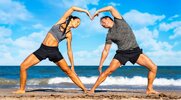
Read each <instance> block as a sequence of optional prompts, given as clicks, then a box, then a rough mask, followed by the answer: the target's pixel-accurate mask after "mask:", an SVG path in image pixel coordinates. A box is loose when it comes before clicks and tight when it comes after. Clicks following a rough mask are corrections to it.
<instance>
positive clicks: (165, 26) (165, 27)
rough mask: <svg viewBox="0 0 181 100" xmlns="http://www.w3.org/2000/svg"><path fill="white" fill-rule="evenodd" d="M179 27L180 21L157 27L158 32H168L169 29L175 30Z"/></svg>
mask: <svg viewBox="0 0 181 100" xmlns="http://www.w3.org/2000/svg"><path fill="white" fill-rule="evenodd" d="M179 26H181V21H174V22H171V23H168V24H167V23H161V24H160V25H159V30H161V31H169V30H171V29H175V28H176V27H179Z"/></svg>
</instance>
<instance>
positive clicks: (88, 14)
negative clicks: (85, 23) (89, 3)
mask: <svg viewBox="0 0 181 100" xmlns="http://www.w3.org/2000/svg"><path fill="white" fill-rule="evenodd" d="M86 14H87V16H89V18H90V19H92V18H91V14H90V13H89V11H87V10H86Z"/></svg>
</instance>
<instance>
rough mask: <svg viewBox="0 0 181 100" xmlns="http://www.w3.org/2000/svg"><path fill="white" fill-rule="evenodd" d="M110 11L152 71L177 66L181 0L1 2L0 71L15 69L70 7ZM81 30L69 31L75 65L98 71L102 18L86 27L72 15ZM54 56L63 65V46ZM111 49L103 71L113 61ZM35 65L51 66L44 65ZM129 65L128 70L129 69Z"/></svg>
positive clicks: (86, 22)
mask: <svg viewBox="0 0 181 100" xmlns="http://www.w3.org/2000/svg"><path fill="white" fill-rule="evenodd" d="M108 5H111V6H114V7H115V8H116V9H117V10H118V11H119V12H120V13H121V15H122V16H123V17H124V18H125V20H126V21H127V22H128V23H129V25H130V26H131V27H132V29H133V31H134V34H135V36H136V39H137V41H138V44H139V46H140V47H141V48H142V49H143V51H144V53H145V54H146V55H147V56H148V57H149V58H150V59H152V60H153V62H155V63H156V64H157V65H181V46H180V45H181V9H180V6H179V5H181V1H180V0H111V1H110V0H0V44H1V45H0V48H1V49H0V57H1V58H0V65H20V64H21V62H22V61H23V60H24V59H25V58H26V57H27V56H28V55H29V54H30V53H32V52H34V51H35V50H37V49H38V48H39V46H40V45H41V43H42V41H43V39H44V37H45V35H46V34H47V31H48V30H49V29H50V28H51V26H52V25H53V24H54V23H55V22H56V21H58V19H59V18H60V17H61V16H62V15H63V14H64V12H65V11H66V10H68V9H69V8H70V7H71V6H78V7H81V8H84V9H87V10H89V11H90V12H91V14H94V12H95V11H96V10H98V9H100V8H102V7H105V6H108ZM73 15H76V16H79V17H80V18H81V25H80V26H79V27H78V28H77V29H73V30H72V32H73V41H72V48H73V54H74V61H75V65H98V64H99V60H100V57H101V52H102V49H103V47H104V43H105V36H106V33H107V30H106V29H104V28H102V27H101V26H100V23H99V19H100V17H101V16H104V15H110V13H109V12H105V13H101V14H100V15H99V16H98V17H96V18H95V20H93V21H91V20H90V19H89V18H88V17H87V15H86V14H85V13H77V12H74V13H73ZM59 50H60V51H61V53H62V54H63V56H64V58H65V59H66V61H67V62H68V63H69V61H68V57H67V52H66V41H63V42H61V43H60V45H59ZM116 50H117V46H116V45H112V48H111V51H110V53H109V56H108V57H107V59H106V61H105V63H104V65H108V64H109V63H110V61H111V59H112V58H113V56H114V54H115V51H116ZM39 65H54V64H53V63H52V62H49V61H48V60H44V61H42V62H41V63H40V64H39ZM128 65H131V64H130V63H128Z"/></svg>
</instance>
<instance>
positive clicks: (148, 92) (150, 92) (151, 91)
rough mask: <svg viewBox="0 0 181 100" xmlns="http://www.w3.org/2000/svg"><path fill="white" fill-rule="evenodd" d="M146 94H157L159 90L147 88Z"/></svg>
mask: <svg viewBox="0 0 181 100" xmlns="http://www.w3.org/2000/svg"><path fill="white" fill-rule="evenodd" d="M146 94H159V92H157V91H155V90H147V91H146Z"/></svg>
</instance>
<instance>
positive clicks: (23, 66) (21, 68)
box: [20, 63, 27, 71]
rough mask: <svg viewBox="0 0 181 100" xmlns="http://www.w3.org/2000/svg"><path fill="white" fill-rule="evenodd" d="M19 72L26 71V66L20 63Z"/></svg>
mask: <svg viewBox="0 0 181 100" xmlns="http://www.w3.org/2000/svg"><path fill="white" fill-rule="evenodd" d="M20 70H21V71H25V70H27V66H26V65H25V64H24V63H22V64H21V65H20Z"/></svg>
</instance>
